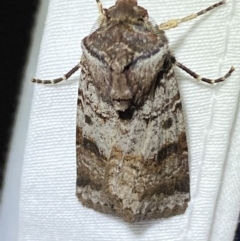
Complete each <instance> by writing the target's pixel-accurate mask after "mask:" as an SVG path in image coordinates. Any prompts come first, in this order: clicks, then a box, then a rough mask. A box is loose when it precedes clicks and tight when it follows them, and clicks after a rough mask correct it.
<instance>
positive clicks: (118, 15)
mask: <svg viewBox="0 0 240 241" xmlns="http://www.w3.org/2000/svg"><path fill="white" fill-rule="evenodd" d="M125 19H132V20H146V19H148V12H147V10H146V9H144V8H143V7H140V6H138V5H137V0H117V1H116V3H115V5H114V6H112V7H110V8H108V9H104V16H103V19H102V22H103V23H104V22H108V21H111V20H125Z"/></svg>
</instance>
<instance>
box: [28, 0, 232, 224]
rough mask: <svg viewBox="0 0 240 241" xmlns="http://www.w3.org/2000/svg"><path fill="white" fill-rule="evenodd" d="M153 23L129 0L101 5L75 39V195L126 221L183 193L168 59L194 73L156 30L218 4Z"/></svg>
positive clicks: (158, 213) (170, 206)
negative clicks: (87, 30)
mask: <svg viewBox="0 0 240 241" xmlns="http://www.w3.org/2000/svg"><path fill="white" fill-rule="evenodd" d="M224 3H225V1H221V2H219V3H217V4H214V5H212V6H211V7H209V8H207V9H205V10H202V11H200V12H198V13H196V14H191V15H189V16H187V17H185V18H182V19H175V20H170V21H168V22H166V23H163V24H161V25H155V24H153V23H152V22H151V21H149V18H148V13H147V10H146V9H144V8H143V7H140V6H138V5H137V0H117V1H116V3H115V5H114V6H112V7H110V8H109V9H103V7H102V4H101V2H100V1H99V0H97V4H98V8H99V13H100V17H99V19H98V23H99V27H98V28H97V29H96V30H95V31H94V32H92V33H91V34H90V35H89V36H87V37H85V38H84V39H83V41H82V51H83V54H82V57H81V61H80V63H79V64H78V65H76V66H75V67H74V68H73V69H72V70H70V71H69V72H68V73H67V74H65V75H64V76H63V77H61V78H58V79H54V80H39V79H33V80H32V82H35V83H42V84H56V83H59V82H61V81H64V80H66V79H68V78H69V77H70V76H71V75H72V74H73V73H74V72H75V71H77V70H78V69H79V68H81V77H80V83H79V92H78V93H79V95H78V109H77V134H76V142H77V147H76V148H77V182H76V183H77V187H76V194H77V197H78V199H79V200H80V201H81V202H82V204H83V205H84V206H86V207H89V208H92V209H94V210H97V211H99V212H102V213H107V214H113V215H116V216H119V217H122V218H123V219H124V220H125V221H127V222H131V223H132V222H137V221H141V220H149V219H156V218H167V217H171V216H174V215H179V214H182V213H184V212H185V210H186V208H187V206H188V202H189V200H190V190H189V189H190V187H189V166H188V146H187V140H186V132H185V125H184V120H183V112H182V104H181V99H180V94H179V89H178V84H177V80H176V78H175V75H174V70H173V68H174V66H178V67H180V68H181V69H183V70H184V71H186V72H187V73H188V74H190V75H191V76H193V77H194V78H195V79H197V80H199V81H204V82H207V83H210V84H214V83H217V82H221V81H224V80H225V79H226V78H227V77H229V76H230V75H231V73H232V72H233V70H234V68H233V67H232V68H231V69H230V70H229V72H228V73H227V74H226V75H225V76H223V77H221V78H218V79H216V80H211V79H207V78H202V77H200V76H199V75H197V74H196V73H195V72H193V71H191V70H190V69H188V68H187V67H186V66H184V65H183V64H181V63H179V62H178V61H177V60H176V59H175V57H174V56H173V54H172V53H171V51H170V50H169V46H168V40H167V38H166V36H165V34H164V30H167V29H170V28H174V27H176V26H177V25H178V24H180V23H182V22H185V21H188V20H191V19H193V18H196V17H198V16H199V15H202V14H204V13H206V12H207V11H209V10H212V9H213V8H215V7H218V6H220V5H222V4H224Z"/></svg>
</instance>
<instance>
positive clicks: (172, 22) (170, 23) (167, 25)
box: [159, 0, 226, 30]
mask: <svg viewBox="0 0 240 241" xmlns="http://www.w3.org/2000/svg"><path fill="white" fill-rule="evenodd" d="M225 3H226V1H225V0H224V1H220V2H218V3H215V4H213V5H212V6H210V7H208V8H206V9H204V10H201V11H200V12H198V13H193V14H190V15H188V16H187V17H185V18H177V19H170V20H169V21H167V22H165V23H162V24H160V25H159V29H160V30H168V29H171V28H176V27H177V26H178V25H179V24H181V23H184V22H187V21H189V20H192V19H194V18H197V17H198V16H200V15H202V14H205V13H206V12H208V11H211V10H213V9H214V8H216V7H219V6H221V5H223V4H225Z"/></svg>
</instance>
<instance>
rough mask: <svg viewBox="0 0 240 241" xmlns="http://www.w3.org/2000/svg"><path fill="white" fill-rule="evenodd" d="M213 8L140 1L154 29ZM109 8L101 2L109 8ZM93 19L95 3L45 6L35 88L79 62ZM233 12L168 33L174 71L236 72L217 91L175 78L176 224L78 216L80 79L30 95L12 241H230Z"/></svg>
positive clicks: (235, 185)
mask: <svg viewBox="0 0 240 241" xmlns="http://www.w3.org/2000/svg"><path fill="white" fill-rule="evenodd" d="M213 3H215V1H213V0H194V1H192V0H185V1H180V0H174V1H168V0H161V1H160V0H159V1H155V0H152V1H149V0H141V1H139V5H141V6H143V7H145V8H146V9H148V12H149V15H150V16H151V17H152V18H153V19H154V20H155V21H156V22H158V23H161V22H164V21H166V20H167V19H170V18H177V17H185V16H186V15H188V14H190V13H193V12H196V11H199V10H201V9H203V8H205V7H208V6H210V5H211V4H213ZM113 4H114V0H104V1H103V5H104V7H110V6H111V5H113ZM97 16H98V10H97V6H96V4H95V1H94V0H88V1H80V0H68V1H64V0H52V1H50V5H49V12H48V17H47V20H46V27H45V31H44V35H43V40H42V46H41V51H40V55H39V63H38V70H37V73H36V77H37V78H42V79H46V78H55V77H59V76H62V75H63V74H64V73H66V72H67V71H68V70H69V69H71V68H72V67H73V66H74V65H75V64H76V63H77V62H78V61H79V59H80V55H81V49H80V41H81V39H82V38H83V37H84V36H86V35H87V34H88V33H89V31H90V30H91V27H92V25H93V24H94V22H95V20H96V19H97ZM239 26H240V2H239V1H237V0H232V1H227V4H226V5H225V6H222V7H220V8H218V9H216V10H214V11H213V12H211V13H209V14H207V15H205V16H202V17H200V18H199V19H197V20H192V21H191V22H189V23H185V24H182V25H181V26H179V27H178V28H177V29H172V30H169V31H167V33H166V34H167V36H168V38H169V42H170V46H171V48H172V49H173V51H174V53H175V56H176V58H177V59H178V61H179V62H182V63H184V64H185V65H186V66H188V67H189V68H190V69H192V70H194V71H196V72H197V73H199V74H201V75H202V76H204V77H209V78H217V77H220V76H222V75H224V74H225V73H226V72H227V71H228V69H229V68H230V67H231V65H234V66H235V68H236V71H235V72H234V73H233V75H232V76H231V77H230V78H229V79H228V80H227V81H226V82H225V83H223V84H219V85H215V86H209V85H205V84H202V83H197V82H196V81H195V80H193V79H192V78H191V77H189V76H188V75H187V74H186V73H184V72H182V71H181V70H179V69H176V73H177V75H178V79H179V85H180V90H181V94H182V100H183V106H184V111H185V115H186V125H187V133H188V142H189V151H190V160H189V165H190V177H191V198H192V200H191V202H190V204H189V208H188V209H187V211H186V213H185V214H184V215H180V216H176V217H173V218H169V219H164V220H155V221H148V222H141V223H136V224H131V225H130V224H127V223H125V222H123V221H122V220H121V219H120V218H116V217H112V216H109V215H104V214H100V213H97V212H95V211H93V210H91V209H86V208H84V207H82V206H81V204H80V203H78V200H77V198H76V197H75V179H76V157H75V125H76V121H75V118H76V100H77V89H78V79H79V74H80V73H79V72H78V73H76V74H74V76H72V77H71V79H70V80H69V81H68V82H67V83H66V84H62V85H57V86H40V85H36V86H35V89H34V96H33V100H32V110H31V117H30V124H29V130H28V138H27V143H26V149H25V155H24V164H23V172H22V180H21V190H20V210H19V211H20V212H19V235H18V237H19V239H18V240H20V241H35V240H37V241H38V240H39V241H41V240H44V241H53V240H59V241H66V240H67V241H70V240H73V241H75V240H78V241H79V240H84V241H90V240H96V241H100V240H101V241H102V240H127V241H130V240H139V241H142V240H149V241H155V240H161V241H165V240H166V241H168V240H171V241H175V240H176V241H180V240H181V241H183V240H194V241H198V240H202V241H206V240H211V241H215V240H216V241H220V240H224V241H231V240H232V238H233V234H234V229H235V226H236V223H237V217H238V211H239V203H240V193H239V188H240V175H239V173H240V164H239V159H240V148H239V146H240V114H239V110H240V107H239V87H240V34H239Z"/></svg>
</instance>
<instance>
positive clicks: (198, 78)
mask: <svg viewBox="0 0 240 241" xmlns="http://www.w3.org/2000/svg"><path fill="white" fill-rule="evenodd" d="M174 64H175V65H177V66H178V67H179V68H181V69H182V70H184V71H185V72H187V73H188V74H189V75H191V76H192V77H193V78H195V79H196V80H197V81H203V82H206V83H208V84H215V83H219V82H222V81H224V80H225V79H227V78H228V77H229V76H230V75H231V74H232V72H233V71H234V67H233V66H232V67H231V69H230V70H229V71H228V72H227V73H226V74H225V75H224V76H223V77H221V78H218V79H208V78H204V77H201V76H200V75H198V74H197V73H195V72H193V71H192V70H190V69H189V68H187V67H186V66H184V65H183V64H181V63H179V62H177V61H176V60H175V62H174Z"/></svg>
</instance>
